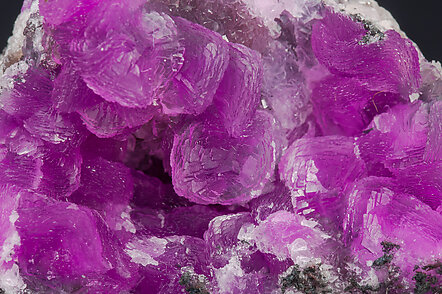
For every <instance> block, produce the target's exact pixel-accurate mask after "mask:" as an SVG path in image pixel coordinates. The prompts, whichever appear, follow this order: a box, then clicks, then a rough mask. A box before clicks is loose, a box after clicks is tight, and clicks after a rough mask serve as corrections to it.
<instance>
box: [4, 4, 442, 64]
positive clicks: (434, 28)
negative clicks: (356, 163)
mask: <svg viewBox="0 0 442 294" xmlns="http://www.w3.org/2000/svg"><path fill="white" fill-rule="evenodd" d="M73 1H76V0H73ZM201 1H205V0H201ZM263 1H264V0H263ZM0 2H1V3H0V30H1V31H0V48H4V47H5V46H6V41H7V39H8V37H9V36H10V35H11V33H12V26H13V24H14V20H15V19H16V17H17V15H18V13H19V11H20V7H21V3H22V0H0ZM378 3H379V4H380V5H381V6H383V7H384V8H386V9H387V10H388V11H390V12H391V14H392V15H393V17H394V18H395V19H396V20H397V22H398V23H399V25H400V26H401V29H402V30H403V31H404V32H405V33H406V34H407V35H408V37H409V38H411V39H412V40H413V41H414V42H416V43H417V44H418V46H419V48H420V49H421V50H422V52H423V53H424V55H425V57H426V58H427V59H429V60H432V59H434V60H439V61H442V10H441V9H440V7H442V1H441V0H420V1H412V0H410V1H408V0H378Z"/></svg>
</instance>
